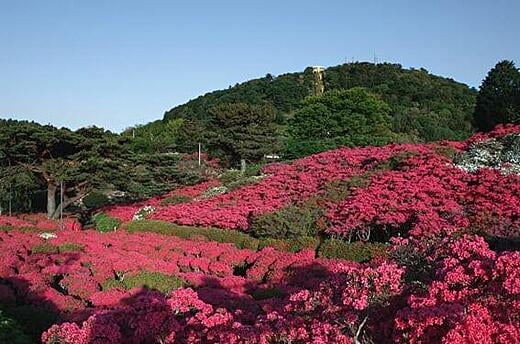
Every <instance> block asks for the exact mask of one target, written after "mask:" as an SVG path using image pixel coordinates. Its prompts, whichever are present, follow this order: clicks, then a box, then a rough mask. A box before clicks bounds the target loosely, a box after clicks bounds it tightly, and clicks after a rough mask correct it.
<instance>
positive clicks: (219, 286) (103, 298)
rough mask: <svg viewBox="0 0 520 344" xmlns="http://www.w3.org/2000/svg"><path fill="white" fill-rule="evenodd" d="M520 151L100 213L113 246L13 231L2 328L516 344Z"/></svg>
mask: <svg viewBox="0 0 520 344" xmlns="http://www.w3.org/2000/svg"><path fill="white" fill-rule="evenodd" d="M518 133H520V126H508V127H501V128H498V129H497V130H495V131H494V132H491V133H489V134H487V135H480V134H479V135H476V136H474V137H473V138H471V139H470V140H468V141H467V142H444V143H436V144H428V145H391V146H385V147H379V148H377V147H366V148H356V149H347V148H342V149H337V150H334V151H330V152H325V153H322V154H318V155H314V156H310V157H307V158H305V159H301V160H297V161H295V162H293V163H291V164H274V165H269V166H267V167H266V168H264V170H263V173H264V174H266V175H267V176H264V177H263V178H258V180H257V181H256V182H255V183H253V184H249V185H247V186H243V187H240V188H236V189H234V190H232V191H229V192H224V193H221V191H222V190H223V189H222V185H221V181H219V180H211V181H209V182H206V183H203V184H199V185H195V186H189V187H183V188H180V189H177V190H174V191H172V192H171V193H169V194H167V195H164V196H162V197H156V198H153V199H150V200H148V201H146V202H141V203H138V204H130V205H119V206H111V207H109V208H105V209H103V211H104V214H106V216H109V217H110V216H111V217H114V218H118V219H119V220H121V221H122V222H123V225H122V227H121V228H119V229H117V230H113V228H112V227H110V228H109V230H108V231H106V232H103V231H100V230H99V229H98V230H93V229H90V230H79V228H78V226H77V224H76V223H75V222H73V221H72V220H68V222H67V226H65V228H64V230H61V229H60V228H59V226H57V223H56V222H52V221H50V222H46V221H45V220H44V219H43V218H41V217H39V216H36V217H30V216H29V217H27V216H25V217H24V216H18V217H6V216H0V260H1V261H2V264H1V265H0V316H1V317H4V316H7V317H10V318H12V319H15V320H16V321H18V322H19V323H20V324H21V325H20V326H22V329H23V330H24V331H26V332H27V333H28V334H29V335H30V336H32V337H33V338H37V340H41V342H43V343H45V344H51V343H52V344H75V343H79V344H87V343H99V344H104V343H107V344H108V343H136V344H137V343H237V344H238V343H244V344H245V343H251V344H253V343H266V344H267V343H353V344H354V343H355V344H358V343H424V344H426V343H446V344H448V343H457V344H458V343H462V344H476V343H518V342H519V341H518V338H520V252H519V251H518V242H519V241H518V240H519V236H520V233H519V232H520V177H519V175H518V174H516V172H515V171H516V168H517V164H518V155H517V154H516V153H515V152H516V151H515V150H514V149H516V148H514V147H517V146H515V145H516V143H515V142H518V140H517V137H518ZM511 142H513V143H514V144H513V145H509V144H510V143H511ZM480 143H485V144H484V145H482V144H480ZM491 146H492V150H491V148H489V147H491ZM486 147H487V148H486ZM497 147H498V148H497ZM510 147H513V148H514V149H513V150H511V149H510ZM476 149H478V151H475V150H476ZM486 149H487V150H486ZM490 151H492V152H493V154H491V155H490V154H488V153H489V152H490ZM487 156H491V158H492V160H493V162H492V163H489V161H491V160H490V159H491V158H489V157H487ZM515 159H516V160H515ZM461 166H462V167H461ZM468 166H470V167H471V168H467V167H468ZM475 166H476V167H475ZM224 191H225V190H224ZM143 218H147V219H152V220H155V221H147V220H143ZM159 220H161V221H163V222H161V221H159ZM177 224H178V225H189V226H192V227H180V226H178V225H177ZM307 225H309V228H312V230H313V231H314V232H312V231H310V232H312V233H310V232H306V233H305V234H304V235H306V236H305V238H309V236H310V235H314V237H310V238H311V239H312V240H311V241H309V242H311V243H312V244H310V245H307V246H305V245H303V246H298V248H297V249H288V247H289V246H290V245H287V242H290V240H294V241H296V240H297V239H303V237H298V235H299V233H300V232H299V230H301V229H300V227H301V226H307ZM209 227H217V228H221V229H222V230H219V229H215V228H209ZM114 228H115V227H114ZM125 229H126V230H125ZM282 229H283V230H285V231H286V232H283V233H285V234H287V233H289V234H290V235H289V234H287V235H286V237H283V236H279V234H280V233H282ZM150 232H156V233H150ZM188 232H189V233H191V234H190V235H185V234H186V233H188ZM241 232H246V233H241ZM205 234H206V235H205ZM250 234H253V235H255V236H256V237H255V238H253V237H252V236H251V235H250ZM285 234H284V235H285ZM277 235H278V236H277ZM302 235H303V234H302ZM247 238H249V239H250V240H251V242H253V241H254V243H255V244H254V245H253V244H247V245H246V244H244V243H245V242H246V241H247V240H249V239H247ZM260 238H261V240H264V241H262V243H263V244H262V245H259V242H260ZM280 238H283V239H284V240H286V241H285V242H284V243H285V246H284V245H275V243H276V242H277V240H279V241H280V240H282V239H280ZM291 238H292V239H291ZM239 241H240V242H239ZM275 246H276V248H275ZM243 247H247V248H243ZM373 247H377V254H370V255H366V256H365V255H364V256H363V257H362V258H363V259H351V260H349V259H348V257H351V256H352V257H356V255H355V254H354V255H350V256H349V255H341V254H338V252H339V253H341V252H340V251H342V250H346V249H349V250H351V251H350V252H354V251H355V252H357V254H358V255H360V253H359V252H361V251H362V250H363V248H365V249H366V250H369V249H368V248H373ZM356 250H358V251H359V252H358V251H356ZM290 251H293V252H290ZM336 251H338V252H336ZM363 252H365V251H363ZM363 254H365V253H363ZM331 257H343V258H345V259H339V258H331ZM354 260H356V261H354ZM1 319H3V318H1ZM1 335H2V333H1V331H0V339H1V338H2V337H1Z"/></svg>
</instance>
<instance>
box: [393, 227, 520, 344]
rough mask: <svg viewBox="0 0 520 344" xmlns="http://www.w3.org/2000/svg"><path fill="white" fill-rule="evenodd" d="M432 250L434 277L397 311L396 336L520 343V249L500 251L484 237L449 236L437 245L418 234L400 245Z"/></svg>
mask: <svg viewBox="0 0 520 344" xmlns="http://www.w3.org/2000/svg"><path fill="white" fill-rule="evenodd" d="M403 245H404V246H407V245H409V246H412V247H413V249H412V250H414V251H421V253H422V254H423V255H425V254H426V253H427V252H428V254H427V256H425V257H426V261H427V262H426V264H427V265H430V266H431V269H432V273H431V276H429V277H430V278H428V279H426V280H423V281H422V282H423V283H425V285H424V287H423V288H420V289H419V290H410V291H411V292H410V295H409V296H408V297H407V304H406V306H405V307H403V308H402V309H400V310H399V311H398V312H397V313H396V317H395V333H394V335H395V337H394V340H395V341H396V342H402V343H439V342H442V343H468V344H469V343H518V338H520V260H519V259H520V253H519V252H504V253H502V254H496V253H495V252H493V251H491V250H490V249H489V246H488V245H487V244H486V243H485V242H484V240H483V239H482V238H480V237H471V236H463V237H461V238H460V239H454V238H453V237H446V238H445V239H443V240H441V241H440V242H437V243H435V245H433V246H432V245H428V244H426V245H425V243H424V242H420V241H418V240H410V241H407V242H406V241H405V242H404V243H403V242H401V243H400V244H398V245H397V246H396V250H400V249H402V248H403V247H402V246H403Z"/></svg>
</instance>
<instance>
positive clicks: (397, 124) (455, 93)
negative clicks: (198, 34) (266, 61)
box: [164, 62, 476, 157]
mask: <svg viewBox="0 0 520 344" xmlns="http://www.w3.org/2000/svg"><path fill="white" fill-rule="evenodd" d="M324 83H325V90H326V91H333V90H343V89H351V88H354V87H364V88H367V89H368V90H369V91H370V92H372V93H374V94H376V95H378V96H379V98H381V99H382V100H383V101H384V102H386V103H387V104H388V105H389V107H390V112H389V114H390V117H391V125H392V131H394V132H395V133H399V136H398V137H396V139H400V140H403V139H404V140H406V141H407V142H408V141H413V142H421V141H433V140H441V139H451V140H458V139H463V138H465V137H467V136H468V135H469V134H471V131H472V130H471V129H472V128H471V119H472V114H473V108H474V104H475V96H476V91H475V90H474V89H471V88H469V87H468V86H466V85H464V84H461V83H457V82H455V81H453V80H451V79H447V78H442V77H438V76H434V75H431V74H429V73H428V71H426V70H424V69H403V68H402V66H400V65H398V64H390V63H379V64H372V63H366V62H359V63H350V64H343V65H339V66H335V67H330V68H327V69H326V70H325V72H324ZM312 95H314V75H313V72H312V68H307V69H306V70H305V71H304V72H302V73H290V74H284V75H280V76H277V77H273V76H271V75H267V76H266V77H264V78H260V79H254V80H250V81H247V82H244V83H242V84H237V85H236V86H234V87H230V88H229V89H226V90H220V91H214V92H210V93H208V94H206V95H204V96H200V97H198V98H196V99H194V100H191V101H189V102H187V103H186V104H183V105H180V106H177V107H175V108H173V109H171V110H170V111H168V112H166V113H165V116H164V122H167V121H169V120H172V119H184V120H185V123H184V126H185V127H186V128H187V127H190V128H189V130H186V133H185V134H184V137H182V138H181V139H179V140H178V142H177V145H178V148H179V149H180V151H190V152H193V151H195V150H196V145H197V142H205V141H204V138H203V137H204V132H206V131H212V130H213V127H212V125H211V123H210V121H211V120H210V116H208V114H209V112H210V109H211V108H213V107H215V106H219V105H222V104H230V103H247V104H249V105H266V104H269V105H270V106H272V107H273V108H274V110H275V117H274V123H276V124H277V125H284V124H285V122H286V120H287V119H288V118H290V117H291V115H292V114H293V113H294V112H296V111H298V110H299V109H301V108H302V106H304V104H303V100H304V99H305V98H307V97H309V96H312ZM186 122H189V125H186ZM281 129H282V134H283V133H284V132H283V126H282V127H281ZM181 131H182V130H181ZM324 139H325V138H324V137H319V138H311V139H310V140H309V141H310V142H309V143H310V144H311V145H308V144H305V143H301V144H299V141H296V142H294V141H293V142H291V140H289V141H288V142H287V144H288V148H287V151H288V152H291V154H294V156H292V157H298V156H305V155H307V154H308V153H314V152H319V151H323V150H326V149H328V148H329V147H330V145H331V142H325V144H324V145H323V146H322V147H321V148H320V147H319V146H320V144H318V142H312V140H315V141H321V140H324ZM185 143H186V144H185ZM341 144H347V145H348V144H349V143H348V142H341V143H336V144H335V145H333V147H336V146H338V145H341ZM307 147H310V148H308V151H307V152H305V149H307ZM312 147H314V148H312ZM210 153H212V152H211V150H210Z"/></svg>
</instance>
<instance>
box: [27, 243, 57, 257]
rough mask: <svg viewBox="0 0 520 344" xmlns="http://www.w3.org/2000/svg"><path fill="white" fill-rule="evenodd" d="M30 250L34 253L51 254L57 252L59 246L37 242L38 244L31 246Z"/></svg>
mask: <svg viewBox="0 0 520 344" xmlns="http://www.w3.org/2000/svg"><path fill="white" fill-rule="evenodd" d="M31 252H32V253H33V254H36V253H48V254H53V253H59V248H58V246H56V245H53V244H50V243H45V244H39V245H35V246H33V248H32V249H31Z"/></svg>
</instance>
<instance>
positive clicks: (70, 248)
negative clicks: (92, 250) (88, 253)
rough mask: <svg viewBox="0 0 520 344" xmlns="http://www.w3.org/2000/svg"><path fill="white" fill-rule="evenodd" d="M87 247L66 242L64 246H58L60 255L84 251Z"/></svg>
mask: <svg viewBox="0 0 520 344" xmlns="http://www.w3.org/2000/svg"><path fill="white" fill-rule="evenodd" d="M84 248H85V247H84V246H83V245H82V244H77V243H74V242H65V243H63V244H60V245H58V251H59V252H60V253H64V252H80V251H83V249H84Z"/></svg>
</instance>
